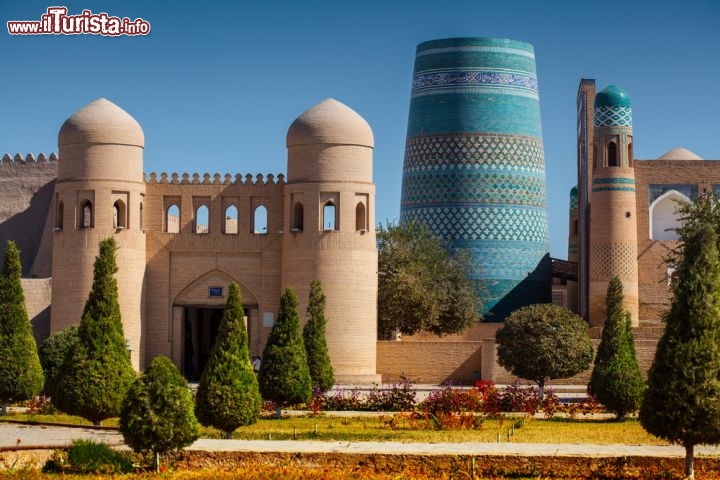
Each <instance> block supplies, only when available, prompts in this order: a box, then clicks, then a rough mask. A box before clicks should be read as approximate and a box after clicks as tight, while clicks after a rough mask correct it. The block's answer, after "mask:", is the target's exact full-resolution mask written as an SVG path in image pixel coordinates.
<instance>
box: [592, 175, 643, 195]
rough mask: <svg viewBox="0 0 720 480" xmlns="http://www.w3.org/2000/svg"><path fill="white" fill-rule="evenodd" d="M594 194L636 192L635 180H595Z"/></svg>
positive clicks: (593, 184)
mask: <svg viewBox="0 0 720 480" xmlns="http://www.w3.org/2000/svg"><path fill="white" fill-rule="evenodd" d="M592 191H593V192H634V191H635V179H634V178H628V177H617V178H613V177H610V178H594V179H593V181H592Z"/></svg>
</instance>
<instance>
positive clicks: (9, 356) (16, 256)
mask: <svg viewBox="0 0 720 480" xmlns="http://www.w3.org/2000/svg"><path fill="white" fill-rule="evenodd" d="M21 274H22V266H21V264H20V251H19V250H18V248H17V246H16V245H15V242H13V241H12V240H8V242H7V248H6V250H5V262H4V263H3V269H2V274H0V403H2V411H1V413H2V415H5V414H6V411H7V404H8V403H9V402H16V401H21V400H29V399H31V398H34V397H35V395H37V394H38V393H39V392H40V390H41V389H42V387H43V383H44V381H45V380H44V377H43V371H42V367H41V366H40V359H39V358H38V350H37V344H36V343H35V338H34V337H33V333H32V326H31V325H30V319H29V318H28V314H27V309H26V308H25V294H24V293H23V288H22V283H21V282H20V277H21Z"/></svg>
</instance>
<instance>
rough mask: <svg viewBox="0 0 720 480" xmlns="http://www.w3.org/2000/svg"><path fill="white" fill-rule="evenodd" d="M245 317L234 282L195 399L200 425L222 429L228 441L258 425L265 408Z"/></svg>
mask: <svg viewBox="0 0 720 480" xmlns="http://www.w3.org/2000/svg"><path fill="white" fill-rule="evenodd" d="M243 317H244V312H243V307H242V299H241V296H240V287H239V286H238V284H237V283H235V282H233V283H231V284H230V293H229V295H228V301H227V304H226V305H225V310H224V311H223V316H222V320H221V321H220V327H219V328H218V335H217V340H215V344H214V345H213V348H212V350H211V352H210V358H209V359H208V363H207V366H206V367H205V370H204V371H203V373H202V376H201V377H200V385H199V386H198V391H197V394H196V396H195V401H196V405H195V415H197V418H198V420H200V423H202V424H203V425H206V426H207V425H212V426H213V427H215V428H217V429H219V430H222V431H223V432H225V436H226V438H230V437H231V435H232V432H233V431H234V430H235V429H237V428H238V427H241V426H243V425H251V424H253V423H255V422H256V421H257V417H258V415H260V408H261V407H262V398H261V397H260V390H259V388H258V382H257V378H256V377H255V373H254V372H253V368H252V365H251V364H250V351H249V349H248V339H247V332H246V330H245V323H244V321H243Z"/></svg>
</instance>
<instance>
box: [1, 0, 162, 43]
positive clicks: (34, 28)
mask: <svg viewBox="0 0 720 480" xmlns="http://www.w3.org/2000/svg"><path fill="white" fill-rule="evenodd" d="M67 13H68V10H67V8H66V7H49V8H48V9H47V13H44V14H42V16H41V17H40V20H39V21H38V20H15V21H8V22H7V27H8V33H9V34H10V35H80V34H90V35H107V36H113V37H114V36H119V35H147V34H148V33H150V23H149V22H146V21H145V20H143V19H142V18H136V19H135V20H130V19H129V18H127V17H125V18H120V17H111V16H109V15H108V14H107V13H104V12H103V13H92V12H91V11H90V10H83V11H82V13H81V14H80V15H68V14H67Z"/></svg>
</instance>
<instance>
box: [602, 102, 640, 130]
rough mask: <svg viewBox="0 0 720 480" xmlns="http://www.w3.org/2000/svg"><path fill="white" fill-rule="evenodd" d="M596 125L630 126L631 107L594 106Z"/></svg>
mask: <svg viewBox="0 0 720 480" xmlns="http://www.w3.org/2000/svg"><path fill="white" fill-rule="evenodd" d="M595 126H596V127H632V107H619V106H610V107H595Z"/></svg>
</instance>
